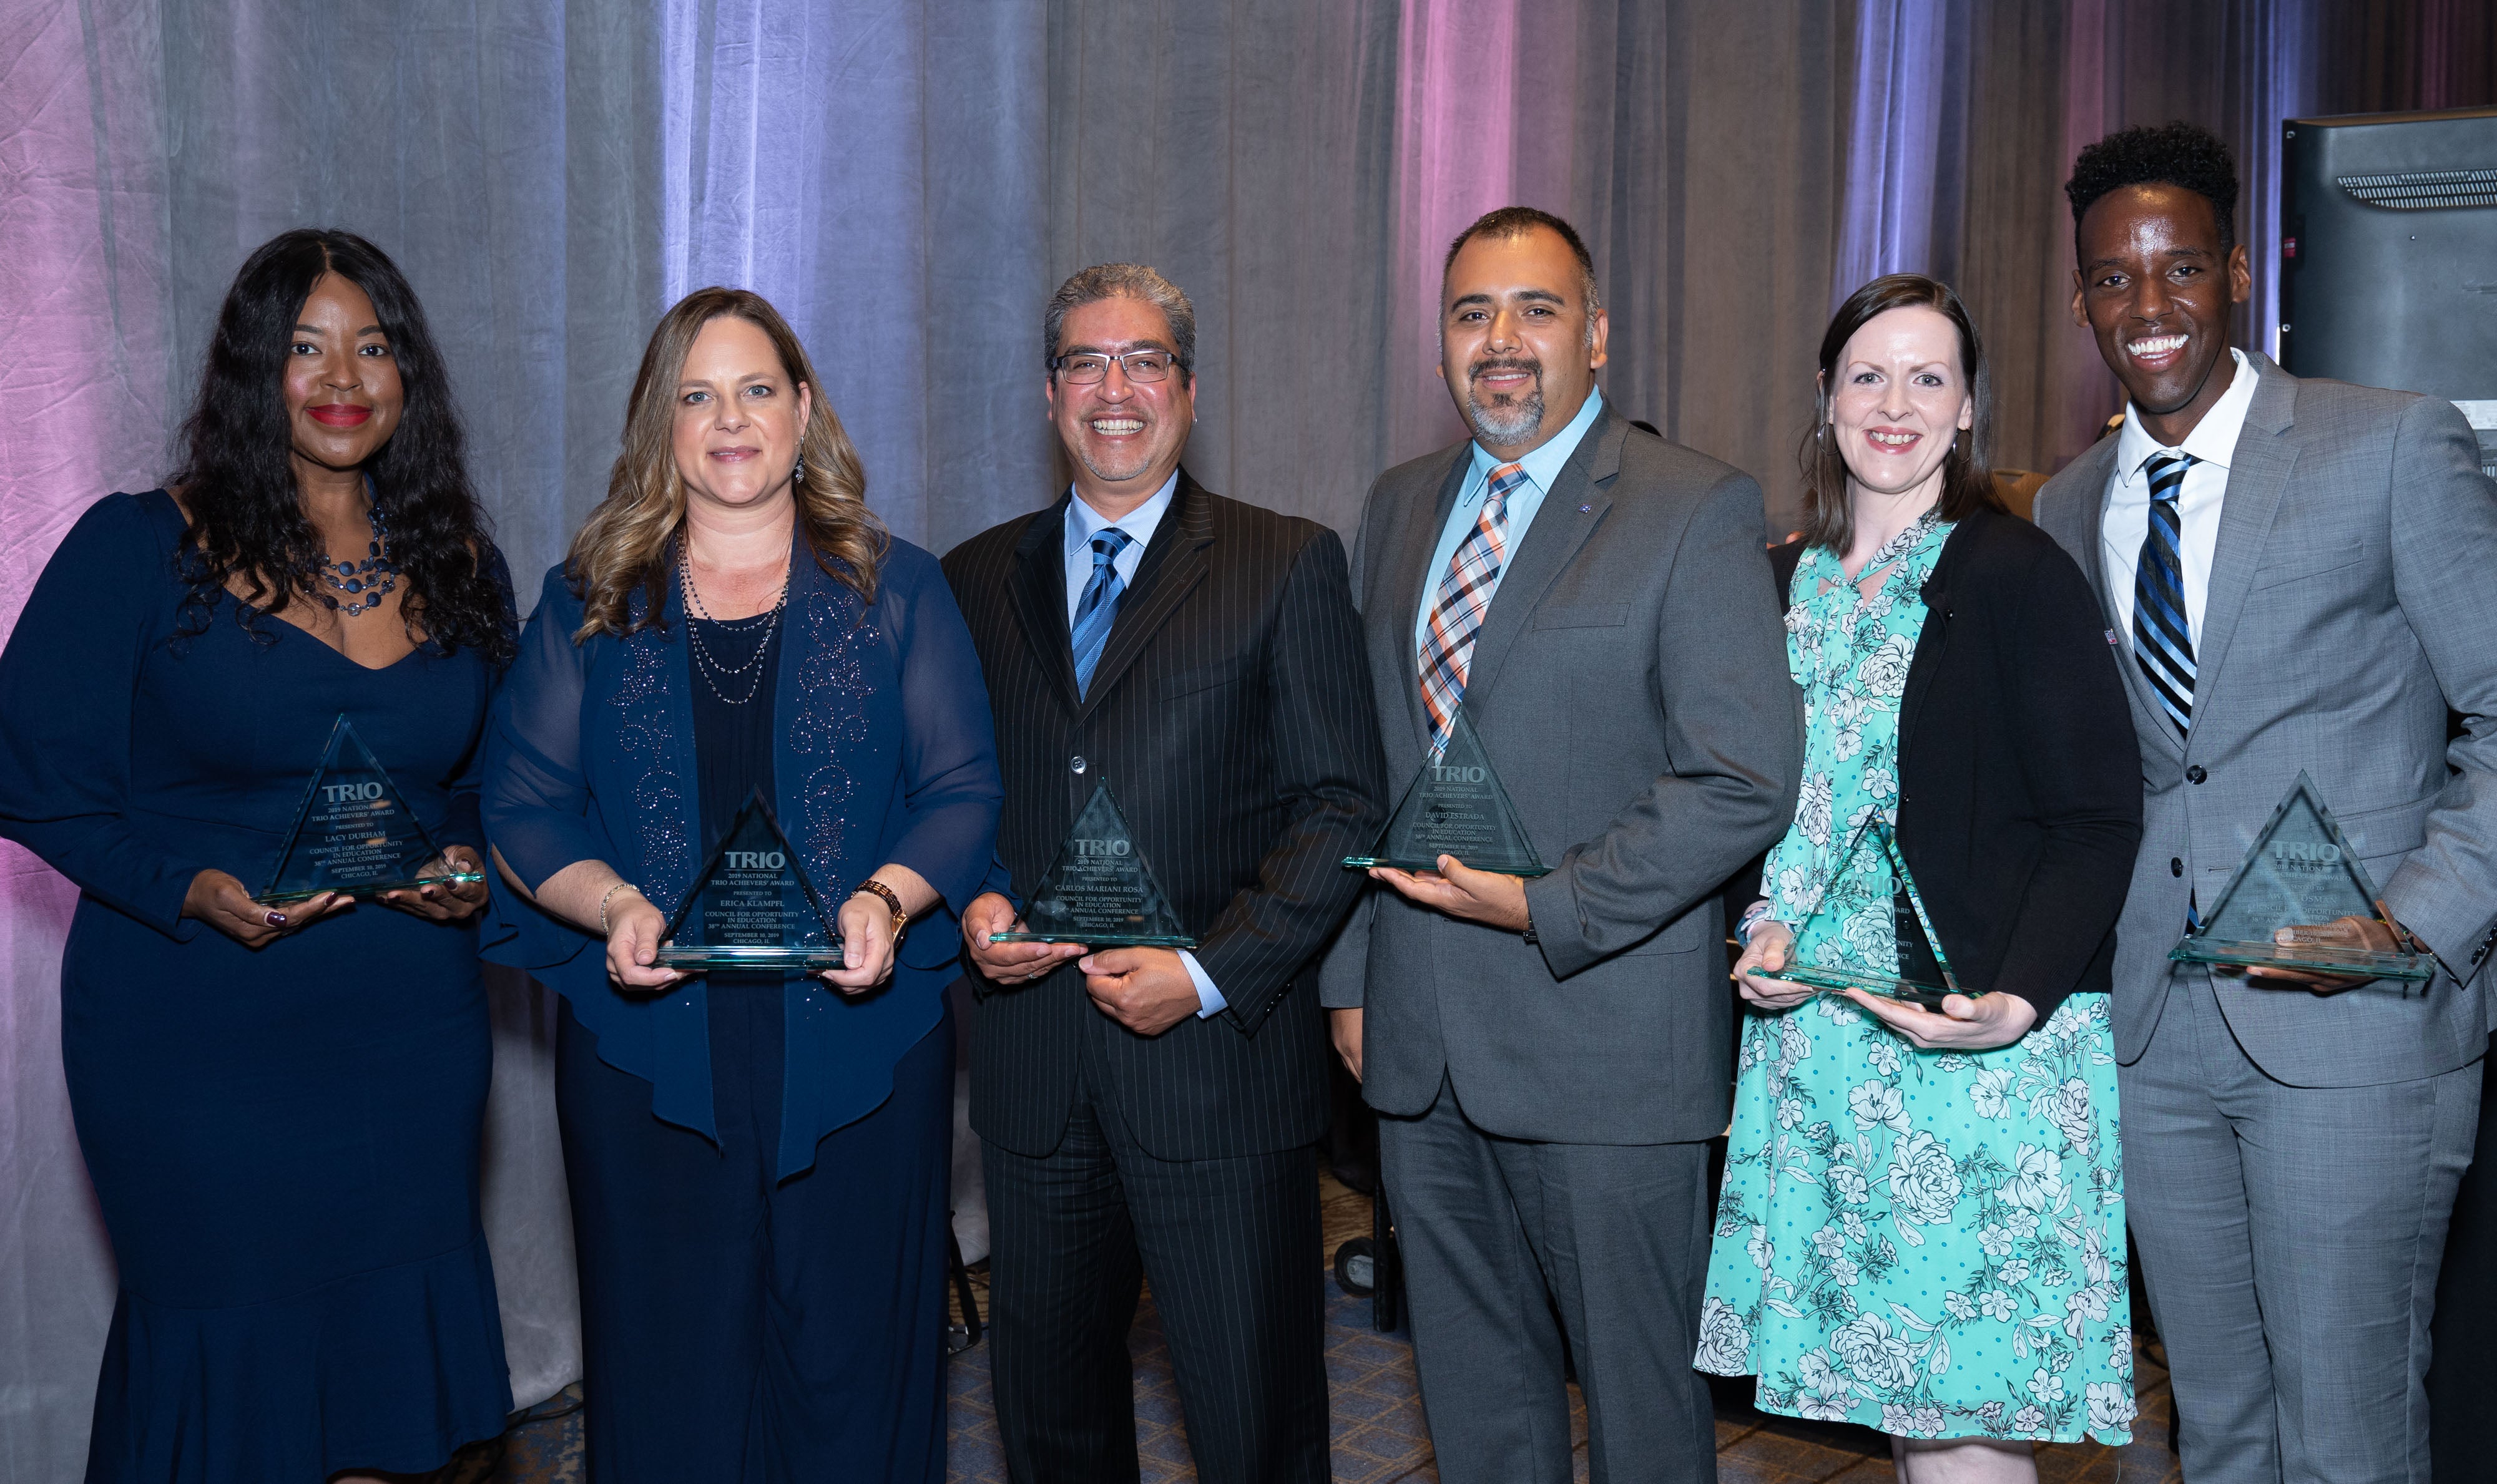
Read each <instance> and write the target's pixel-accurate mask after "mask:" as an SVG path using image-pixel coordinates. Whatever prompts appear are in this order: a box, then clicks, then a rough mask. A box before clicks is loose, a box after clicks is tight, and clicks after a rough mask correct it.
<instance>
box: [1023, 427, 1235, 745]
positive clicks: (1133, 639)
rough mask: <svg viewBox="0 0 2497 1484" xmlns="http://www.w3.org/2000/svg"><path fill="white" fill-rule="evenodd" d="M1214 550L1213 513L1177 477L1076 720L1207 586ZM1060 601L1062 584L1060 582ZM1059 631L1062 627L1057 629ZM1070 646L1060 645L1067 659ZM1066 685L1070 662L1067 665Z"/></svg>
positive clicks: (1193, 486)
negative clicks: (1201, 587) (1199, 589)
mask: <svg viewBox="0 0 2497 1484" xmlns="http://www.w3.org/2000/svg"><path fill="white" fill-rule="evenodd" d="M1213 544H1214V510H1213V506H1212V505H1211V503H1210V502H1209V501H1208V500H1207V498H1206V493H1205V490H1204V489H1201V488H1199V487H1198V485H1197V483H1196V481H1195V480H1193V479H1190V478H1189V477H1188V476H1187V472H1186V471H1185V470H1184V469H1183V470H1182V471H1180V476H1179V489H1176V490H1174V491H1172V493H1171V508H1170V509H1169V511H1167V512H1166V513H1164V515H1163V516H1162V520H1161V524H1160V525H1158V526H1157V527H1155V528H1154V539H1153V540H1152V541H1150V542H1148V543H1146V545H1145V555H1144V559H1143V560H1142V561H1139V562H1138V563H1137V564H1136V580H1135V581H1134V582H1133V583H1130V584H1127V590H1126V592H1125V593H1123V594H1122V595H1121V596H1120V599H1119V616H1118V617H1117V618H1116V619H1115V620H1114V621H1113V622H1112V623H1111V625H1110V638H1109V641H1108V642H1107V643H1106V644H1104V645H1103V646H1102V647H1101V660H1100V663H1099V664H1097V665H1095V666H1093V668H1092V685H1091V688H1090V690H1088V691H1087V692H1086V693H1085V698H1084V701H1083V703H1082V704H1081V705H1080V706H1078V707H1077V708H1076V712H1075V714H1076V719H1077V720H1079V721H1080V720H1082V719H1083V718H1084V717H1085V716H1088V715H1090V713H1091V711H1092V710H1093V709H1094V708H1095V707H1097V706H1099V705H1100V704H1101V701H1102V698H1103V697H1105V696H1107V695H1109V694H1110V692H1111V690H1112V689H1114V688H1115V687H1116V686H1117V685H1118V683H1119V679H1120V677H1122V676H1123V675H1125V674H1126V672H1127V667H1128V666H1130V665H1132V664H1134V663H1135V662H1136V657H1137V656H1138V655H1140V654H1142V653H1144V651H1145V646H1146V645H1147V644H1149V643H1151V642H1152V640H1153V637H1154V634H1155V633H1156V632H1158V631H1159V630H1160V629H1161V626H1162V625H1163V624H1164V623H1166V622H1168V621H1169V620H1170V616H1171V615H1172V614H1173V613H1175V612H1177V611H1178V609H1179V606H1180V604H1181V603H1183V602H1185V600H1186V598H1187V595H1188V594H1189V593H1190V592H1192V591H1194V590H1195V588H1196V584H1198V583H1200V582H1202V581H1204V580H1205V569H1206V565H1207V562H1208V560H1209V558H1208V557H1207V555H1206V548H1208V547H1210V546H1212V545H1213ZM1064 582H1065V578H1064V577H1063V576H1061V577H1060V578H1059V584H1061V585H1060V593H1061V596H1060V597H1059V605H1060V610H1059V611H1060V612H1063V611H1064V603H1065V598H1064V597H1063V596H1062V594H1063V591H1064V588H1063V584H1064ZM1059 626H1060V627H1061V628H1063V627H1064V625H1063V624H1061V625H1059ZM1071 645H1072V641H1071V640H1069V641H1066V642H1063V643H1061V644H1060V646H1059V647H1061V648H1068V649H1069V650H1070V653H1071ZM1067 675H1068V679H1069V680H1070V682H1071V681H1072V679H1073V677H1074V661H1073V660H1072V659H1071V658H1070V659H1069V660H1068V662H1067Z"/></svg>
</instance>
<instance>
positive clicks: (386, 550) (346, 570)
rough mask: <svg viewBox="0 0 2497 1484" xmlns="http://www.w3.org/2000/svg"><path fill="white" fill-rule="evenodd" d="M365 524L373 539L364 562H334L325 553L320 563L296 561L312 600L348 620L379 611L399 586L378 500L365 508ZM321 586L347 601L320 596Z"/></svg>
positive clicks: (396, 565) (386, 525)
mask: <svg viewBox="0 0 2497 1484" xmlns="http://www.w3.org/2000/svg"><path fill="white" fill-rule="evenodd" d="M364 520H365V521H367V522H369V523H370V524H371V526H372V528H373V539H372V540H371V542H369V543H368V544H367V545H366V546H365V548H364V552H365V555H364V559H363V560H362V561H340V562H333V561H332V560H330V555H329V553H327V552H324V553H321V559H320V560H319V561H308V560H304V561H299V566H298V570H299V571H300V572H301V573H302V575H303V577H304V578H305V579H306V580H308V581H310V582H311V583H312V584H314V585H313V588H312V596H314V597H316V598H318V599H320V600H321V602H322V603H323V604H324V605H326V606H327V607H329V608H331V609H332V610H333V611H335V612H338V613H343V614H345V615H346V616H348V617H350V618H352V617H354V616H356V615H358V614H361V613H364V612H366V611H368V610H370V609H374V608H378V607H380V606H381V601H382V599H383V598H385V597H387V596H388V595H389V594H390V591H391V589H393V588H395V587H396V586H397V585H398V563H397V562H395V561H393V560H391V555H390V524H389V522H388V521H384V520H383V519H382V502H381V501H380V500H378V499H376V500H373V501H372V503H370V504H369V505H367V506H365V507H364ZM323 585H327V586H329V587H331V588H332V589H334V591H336V592H342V593H345V594H346V595H347V597H346V601H345V602H343V603H341V602H340V601H339V600H338V599H337V598H336V597H335V596H333V595H332V593H328V592H323V591H322V590H321V587H322V586H323Z"/></svg>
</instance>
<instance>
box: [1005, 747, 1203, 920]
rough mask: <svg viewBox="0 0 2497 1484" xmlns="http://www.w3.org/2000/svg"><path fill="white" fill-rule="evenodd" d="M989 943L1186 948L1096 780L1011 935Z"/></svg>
mask: <svg viewBox="0 0 2497 1484" xmlns="http://www.w3.org/2000/svg"><path fill="white" fill-rule="evenodd" d="M989 941H990V942H993V943H1082V944H1084V945H1085V946H1086V947H1089V948H1194V947H1195V946H1196V939H1195V938H1193V937H1190V936H1189V935H1188V934H1187V932H1186V931H1185V930H1184V929H1183V928H1182V927H1181V926H1180V920H1179V914H1178V913H1176V912H1174V911H1172V910H1171V904H1170V899H1169V898H1167V897H1165V896H1163V895H1162V888H1161V883H1160V882H1159V881H1156V880H1155V879H1154V868H1153V867H1151V866H1149V865H1147V864H1146V862H1145V852H1144V850H1143V848H1142V847H1141V846H1139V845H1138V844H1137V843H1136V832H1135V831H1133V830H1131V829H1129V828H1128V827H1127V816H1126V815H1125V814H1124V813H1122V812H1121V811H1120V808H1119V801H1118V800H1117V799H1116V798H1114V797H1113V796H1112V795H1111V793H1110V780H1109V779H1107V778H1103V779H1102V780H1101V781H1100V783H1099V784H1097V785H1096V786H1095V787H1094V788H1093V790H1092V798H1091V800H1090V802H1089V803H1087V804H1086V805H1084V812H1083V813H1081V814H1078V815H1076V816H1075V827H1074V828H1073V829H1071V830H1069V831H1067V832H1066V842H1065V843H1064V844H1062V845H1060V846H1059V847H1058V860H1057V862H1056V863H1055V864H1054V865H1052V866H1051V867H1050V868H1049V874H1048V875H1046V876H1043V877H1041V879H1040V886H1039V889H1038V890H1036V891H1034V892H1033V893H1032V894H1031V905H1030V906H1029V907H1028V908H1027V909H1026V910H1025V912H1024V914H1023V926H1022V927H1021V928H1019V929H1017V930H1016V931H1012V932H993V933H991V934H989Z"/></svg>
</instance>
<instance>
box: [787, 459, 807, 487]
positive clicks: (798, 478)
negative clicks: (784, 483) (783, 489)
mask: <svg viewBox="0 0 2497 1484" xmlns="http://www.w3.org/2000/svg"><path fill="white" fill-rule="evenodd" d="M789 480H790V482H791V483H792V484H799V485H803V484H805V483H806V457H805V456H804V455H801V456H799V458H798V462H797V464H796V466H795V467H793V468H791V469H790V470H789Z"/></svg>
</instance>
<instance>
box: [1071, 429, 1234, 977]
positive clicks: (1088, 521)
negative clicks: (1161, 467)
mask: <svg viewBox="0 0 2497 1484" xmlns="http://www.w3.org/2000/svg"><path fill="white" fill-rule="evenodd" d="M1178 492H1179V475H1178V473H1177V472H1176V471H1174V472H1173V473H1172V474H1171V477H1170V478H1168V479H1166V480H1164V481H1162V487H1161V488H1160V489H1156V490H1154V497H1153V498H1152V499H1150V500H1147V501H1145V502H1144V503H1143V504H1142V505H1139V506H1137V507H1136V508H1135V509H1133V510H1131V511H1128V512H1127V513H1126V514H1125V515H1123V516H1121V517H1120V518H1119V519H1118V520H1116V521H1112V520H1108V519H1106V518H1105V517H1103V516H1102V514H1101V512H1099V511H1097V510H1094V509H1093V508H1092V507H1091V506H1090V505H1087V504H1085V503H1084V495H1083V493H1082V492H1081V491H1078V490H1073V489H1070V490H1069V491H1068V493H1069V494H1070V496H1071V498H1069V499H1068V500H1067V502H1066V628H1067V632H1068V633H1069V634H1072V633H1073V632H1074V630H1075V609H1076V605H1078V604H1080V603H1082V602H1083V601H1084V589H1085V588H1086V587H1087V586H1089V585H1090V584H1091V582H1092V538H1093V537H1095V536H1097V535H1099V534H1101V533H1102V532H1103V531H1105V530H1108V529H1109V528H1110V527H1111V526H1114V525H1115V526H1117V527H1118V528H1119V529H1120V530H1122V531H1124V532H1125V533H1126V534H1127V537H1128V541H1127V545H1126V548H1125V550H1123V551H1122V552H1120V553H1119V554H1118V555H1117V556H1115V557H1113V558H1111V561H1110V566H1111V568H1112V570H1114V571H1116V572H1117V573H1118V574H1119V584H1120V585H1121V587H1122V588H1125V587H1131V586H1133V585H1135V582H1136V568H1138V567H1140V566H1142V565H1143V564H1144V560H1145V548H1146V547H1147V546H1148V545H1150V544H1151V543H1152V542H1153V539H1154V528H1155V527H1157V526H1159V525H1160V524H1161V523H1162V517H1164V516H1166V515H1168V514H1170V508H1171V498H1172V496H1174V495H1175V494H1177V493H1178ZM1179 960H1180V962H1181V963H1185V964H1186V965H1187V977H1188V978H1189V979H1191V980H1193V981H1194V982H1195V984H1196V1003H1197V1012H1196V1018H1197V1019H1198V1020H1204V1019H1205V1018H1206V1017H1208V1016H1211V1015H1218V1014H1220V1013H1221V1012H1222V1009H1223V1007H1224V1006H1226V1005H1228V1004H1230V1003H1231V1001H1229V1000H1227V999H1225V998H1223V997H1222V992H1221V991H1220V990H1217V989H1216V988H1215V987H1214V976H1213V975H1211V974H1208V973H1207V972H1206V971H1205V965H1204V964H1202V963H1197V962H1196V955H1194V954H1192V953H1189V952H1188V951H1187V950H1186V949H1185V948H1183V949H1181V950H1179Z"/></svg>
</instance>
